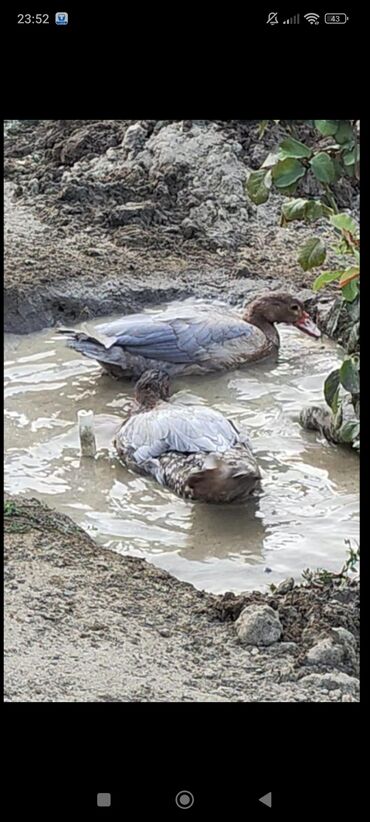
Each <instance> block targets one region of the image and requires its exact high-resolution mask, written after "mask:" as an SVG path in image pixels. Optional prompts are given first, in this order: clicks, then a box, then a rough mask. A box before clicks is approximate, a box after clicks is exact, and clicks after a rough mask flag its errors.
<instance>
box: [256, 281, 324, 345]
mask: <svg viewBox="0 0 370 822" xmlns="http://www.w3.org/2000/svg"><path fill="white" fill-rule="evenodd" d="M245 319H246V320H247V321H249V322H252V323H253V322H255V324H256V325H260V324H261V321H262V323H270V324H271V325H273V324H274V323H288V324H289V325H295V326H296V328H299V330H300V331H304V333H305V334H309V335H310V336H311V337H316V338H318V337H321V332H320V331H319V329H318V327H317V325H315V323H314V322H313V320H311V317H310V316H309V314H307V311H305V309H304V306H303V303H302V302H301V301H300V300H298V299H297V298H296V297H294V295H292V294H289V293H288V292H284V291H274V292H272V293H270V294H263V295H261V296H260V297H257V298H256V299H255V300H253V302H251V303H250V305H249V306H248V308H247V311H246V314H245Z"/></svg>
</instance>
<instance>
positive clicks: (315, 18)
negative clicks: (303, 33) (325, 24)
mask: <svg viewBox="0 0 370 822" xmlns="http://www.w3.org/2000/svg"><path fill="white" fill-rule="evenodd" d="M304 19H305V20H307V23H311V26H312V25H314V26H317V25H318V23H319V20H320V15H319V14H314V13H311V14H305V15H304Z"/></svg>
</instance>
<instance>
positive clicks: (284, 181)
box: [272, 158, 306, 188]
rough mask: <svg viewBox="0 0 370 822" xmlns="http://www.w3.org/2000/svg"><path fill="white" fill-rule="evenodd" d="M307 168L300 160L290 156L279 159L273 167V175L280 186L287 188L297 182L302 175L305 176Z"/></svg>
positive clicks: (276, 183)
mask: <svg viewBox="0 0 370 822" xmlns="http://www.w3.org/2000/svg"><path fill="white" fill-rule="evenodd" d="M305 173H306V169H305V168H304V167H303V166H302V164H301V163H299V162H298V160H295V159H293V158H288V159H286V160H279V162H278V163H276V165H275V166H274V167H273V169H272V177H273V180H274V182H275V185H276V186H277V187H278V188H286V187H287V186H291V185H292V183H296V182H297V180H299V178H300V177H304V175H305Z"/></svg>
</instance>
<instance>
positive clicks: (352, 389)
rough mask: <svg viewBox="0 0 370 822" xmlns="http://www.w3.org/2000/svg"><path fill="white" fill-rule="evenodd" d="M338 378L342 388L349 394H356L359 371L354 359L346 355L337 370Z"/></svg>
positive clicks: (358, 389)
mask: <svg viewBox="0 0 370 822" xmlns="http://www.w3.org/2000/svg"><path fill="white" fill-rule="evenodd" d="M339 379H340V382H341V384H342V385H343V388H345V389H346V391H349V393H350V394H358V393H359V391H360V372H359V369H358V366H357V364H356V362H355V360H354V359H353V358H352V357H346V359H345V360H343V362H342V365H341V367H340V370H339Z"/></svg>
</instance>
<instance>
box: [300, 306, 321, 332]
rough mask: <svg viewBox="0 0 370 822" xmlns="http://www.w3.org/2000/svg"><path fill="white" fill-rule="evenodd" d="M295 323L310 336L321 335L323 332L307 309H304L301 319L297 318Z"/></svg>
mask: <svg viewBox="0 0 370 822" xmlns="http://www.w3.org/2000/svg"><path fill="white" fill-rule="evenodd" d="M294 325H295V326H296V327H297V328H299V329H300V331H304V333H305V334H309V335H310V337H316V338H318V337H321V332H320V330H319V329H318V327H317V325H315V323H314V322H313V320H311V317H310V315H309V314H307V311H302V314H301V316H300V318H299V320H296V322H295V323H294Z"/></svg>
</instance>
